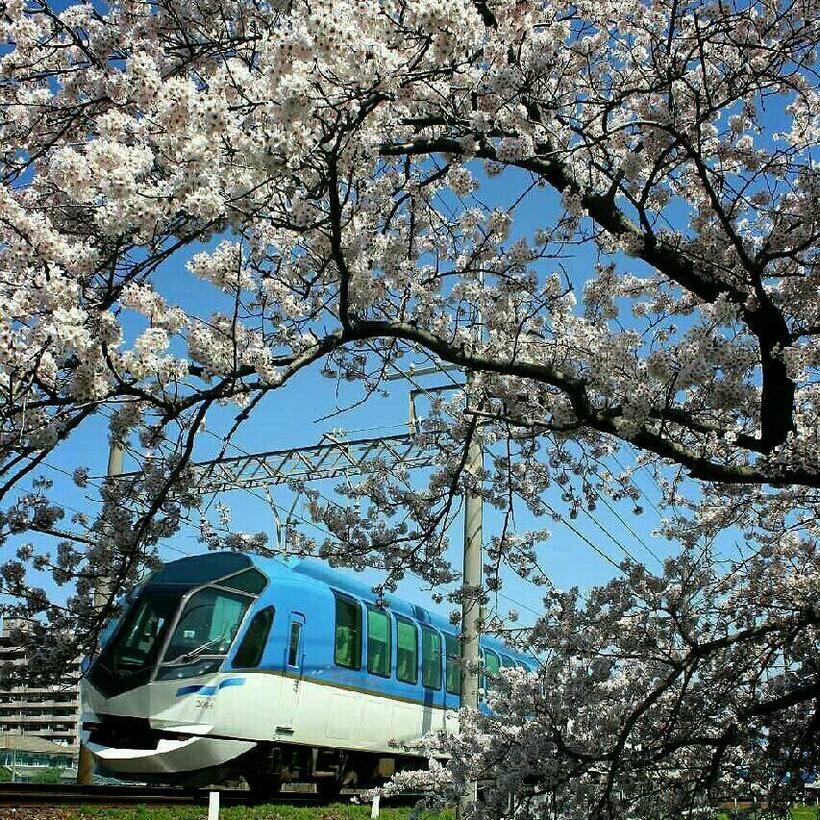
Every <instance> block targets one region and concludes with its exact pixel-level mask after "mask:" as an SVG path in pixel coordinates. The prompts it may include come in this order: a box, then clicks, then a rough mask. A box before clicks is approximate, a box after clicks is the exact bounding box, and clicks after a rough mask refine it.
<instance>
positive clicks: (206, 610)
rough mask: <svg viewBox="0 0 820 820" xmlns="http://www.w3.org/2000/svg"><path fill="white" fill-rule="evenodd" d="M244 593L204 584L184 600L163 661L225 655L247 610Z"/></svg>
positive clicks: (180, 661) (179, 661)
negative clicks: (240, 593)
mask: <svg viewBox="0 0 820 820" xmlns="http://www.w3.org/2000/svg"><path fill="white" fill-rule="evenodd" d="M249 604H250V599H249V598H246V597H245V596H244V595H236V594H234V593H232V592H226V591H225V590H221V589H216V588H214V587H205V588H203V589H200V590H197V592H195V593H194V594H193V595H191V597H190V598H189V599H188V602H187V603H186V604H185V609H184V610H183V611H182V614H181V615H180V616H179V620H178V621H177V624H176V628H175V629H174V632H173V634H172V635H171V639H170V641H169V642H168V648H167V649H166V650H165V659H164V662H165V663H185V662H190V661H191V660H193V659H194V658H195V657H199V656H200V655H209V656H213V655H225V653H226V652H227V651H228V648H229V647H230V645H231V644H232V643H233V639H234V637H235V636H236V633H237V631H238V629H239V625H240V624H241V623H242V618H243V617H244V615H245V612H246V611H247V609H248V605H249Z"/></svg>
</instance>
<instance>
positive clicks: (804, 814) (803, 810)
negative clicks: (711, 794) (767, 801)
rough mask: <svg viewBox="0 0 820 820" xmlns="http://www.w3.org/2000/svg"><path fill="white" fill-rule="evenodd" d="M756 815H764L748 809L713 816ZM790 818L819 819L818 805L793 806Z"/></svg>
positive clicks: (745, 818) (746, 819)
mask: <svg viewBox="0 0 820 820" xmlns="http://www.w3.org/2000/svg"><path fill="white" fill-rule="evenodd" d="M756 816H760V817H763V816H764V815H763V814H759V815H755V813H754V812H753V811H751V810H748V809H746V810H745V811H744V810H740V811H737V812H726V811H722V812H720V813H719V814H717V815H716V816H715V820H755V817H756ZM792 820H820V807H818V806H794V807H793V808H792Z"/></svg>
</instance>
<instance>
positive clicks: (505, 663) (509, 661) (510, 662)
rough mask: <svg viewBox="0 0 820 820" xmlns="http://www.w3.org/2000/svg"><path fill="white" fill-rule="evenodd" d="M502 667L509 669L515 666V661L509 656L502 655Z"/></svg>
mask: <svg viewBox="0 0 820 820" xmlns="http://www.w3.org/2000/svg"><path fill="white" fill-rule="evenodd" d="M501 665H502V666H503V667H504V668H508V667H510V666H515V661H514V660H513V659H512V658H511V657H509V656H508V655H502V656H501Z"/></svg>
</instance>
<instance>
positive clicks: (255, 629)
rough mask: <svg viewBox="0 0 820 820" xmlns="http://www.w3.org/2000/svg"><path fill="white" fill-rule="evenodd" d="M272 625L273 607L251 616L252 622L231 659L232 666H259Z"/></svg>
mask: <svg viewBox="0 0 820 820" xmlns="http://www.w3.org/2000/svg"><path fill="white" fill-rule="evenodd" d="M272 623H273V607H272V606H269V607H268V608H267V609H263V610H260V611H259V612H257V613H256V615H254V616H253V620H252V621H251V623H250V626H249V627H248V631H247V632H246V633H245V637H244V638H242V643H241V644H239V649H237V650H236V655H234V658H233V665H234V666H244V667H253V666H259V661H261V660H262V653H263V652H264V651H265V644H266V643H267V642H268V633H269V632H270V628H271V624H272Z"/></svg>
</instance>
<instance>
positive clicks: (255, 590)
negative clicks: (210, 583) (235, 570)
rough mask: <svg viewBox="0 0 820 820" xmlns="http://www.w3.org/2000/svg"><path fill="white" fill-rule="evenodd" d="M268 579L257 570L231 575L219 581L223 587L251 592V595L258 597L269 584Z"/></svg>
mask: <svg viewBox="0 0 820 820" xmlns="http://www.w3.org/2000/svg"><path fill="white" fill-rule="evenodd" d="M267 582H268V579H267V578H266V577H265V576H264V575H263V574H262V573H261V572H259V570H256V569H249V570H248V571H247V572H240V573H239V574H238V575H231V577H230V578H225V579H224V580H223V581H217V582H216V583H217V584H219V586H221V587H229V588H230V589H237V590H239V591H240V592H250V593H251V595H258V594H259V593H260V592H261V591H262V590H263V589H264V588H265V584H267Z"/></svg>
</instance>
